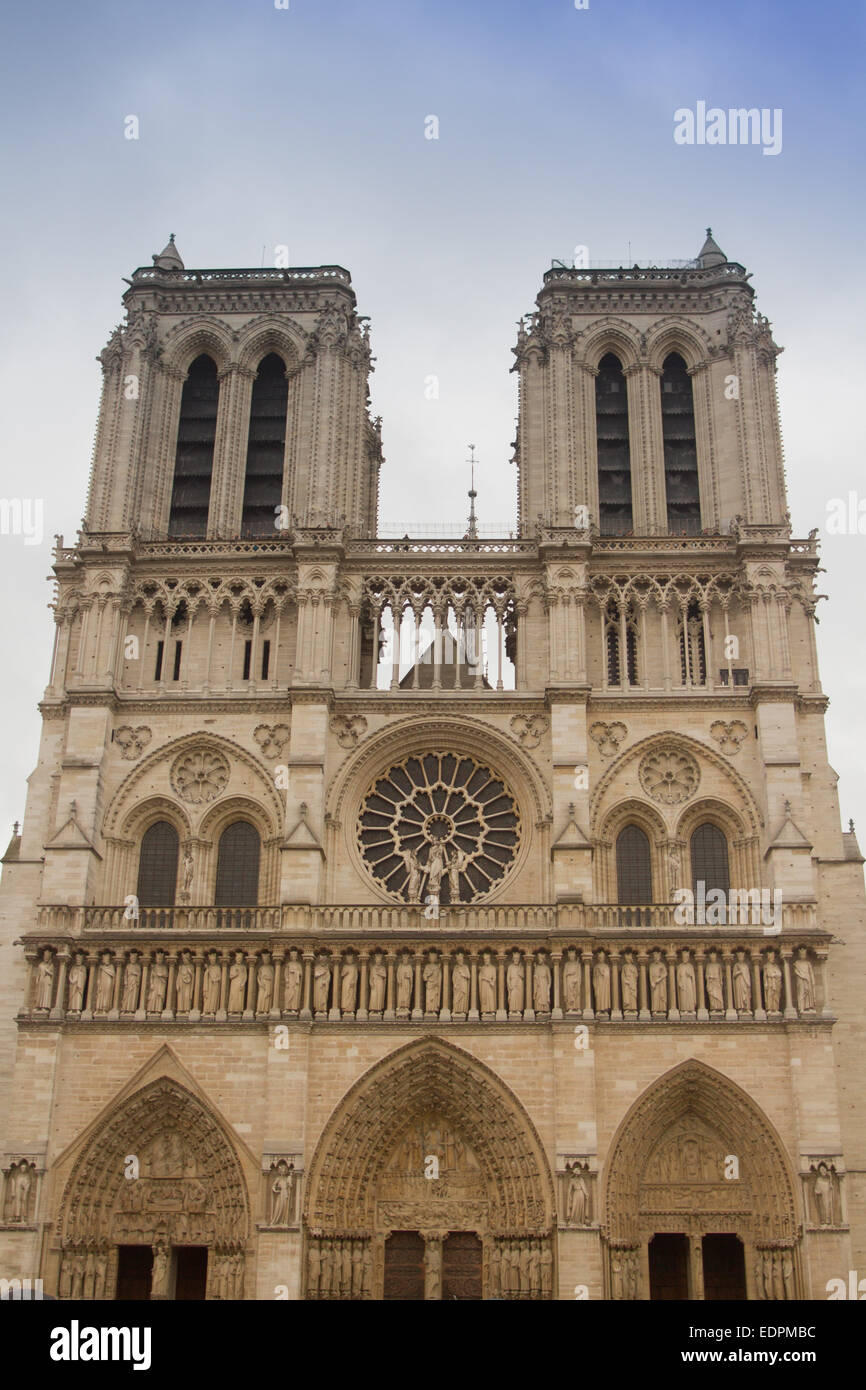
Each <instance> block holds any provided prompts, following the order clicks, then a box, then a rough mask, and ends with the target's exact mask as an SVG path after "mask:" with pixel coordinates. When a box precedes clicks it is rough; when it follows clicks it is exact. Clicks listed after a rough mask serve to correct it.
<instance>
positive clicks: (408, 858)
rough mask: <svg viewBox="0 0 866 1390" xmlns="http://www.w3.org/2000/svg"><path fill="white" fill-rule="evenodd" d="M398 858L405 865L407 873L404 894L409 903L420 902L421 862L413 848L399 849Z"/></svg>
mask: <svg viewBox="0 0 866 1390" xmlns="http://www.w3.org/2000/svg"><path fill="white" fill-rule="evenodd" d="M400 858H401V859H402V860H403V863H404V864H405V866H406V872H407V874H408V875H409V878H408V881H407V883H406V896H407V897H408V899H409V901H410V903H420V901H421V864H420V861H419V859H418V856H417V854H416V853H415V851H414V849H403V850H400Z"/></svg>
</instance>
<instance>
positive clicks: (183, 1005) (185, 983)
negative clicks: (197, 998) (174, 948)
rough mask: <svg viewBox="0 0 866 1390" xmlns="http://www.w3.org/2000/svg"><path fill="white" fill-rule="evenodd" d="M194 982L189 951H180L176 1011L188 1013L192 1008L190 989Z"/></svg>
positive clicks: (193, 971) (193, 970)
mask: <svg viewBox="0 0 866 1390" xmlns="http://www.w3.org/2000/svg"><path fill="white" fill-rule="evenodd" d="M194 984H195V966H194V965H193V963H192V957H191V956H190V953H189V951H181V953H180V960H179V961H178V964H177V1012H178V1013H179V1014H188V1013H189V1011H190V1009H191V1008H192V990H193V985H194Z"/></svg>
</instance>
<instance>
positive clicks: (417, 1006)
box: [412, 951, 424, 1018]
mask: <svg viewBox="0 0 866 1390" xmlns="http://www.w3.org/2000/svg"><path fill="white" fill-rule="evenodd" d="M422 960H423V955H422V953H421V951H416V952H415V986H414V989H413V991H412V999H413V1004H414V1008H413V1009H412V1018H423V1017H424V1009H423V998H422V996H423V989H424V982H423V981H422V979H421V963H422Z"/></svg>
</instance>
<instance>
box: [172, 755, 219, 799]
mask: <svg viewBox="0 0 866 1390" xmlns="http://www.w3.org/2000/svg"><path fill="white" fill-rule="evenodd" d="M230 771H231V769H230V768H229V765H228V760H227V759H226V758H224V757H223V755H222V753H216V752H213V751H212V750H211V749H208V748H205V749H198V750H195V751H193V752H191V753H183V754H181V756H180V757H179V758H178V759H177V761H176V762H175V764H174V766H173V768H172V770H171V784H172V786H173V787H174V789H175V791H176V792H177V794H178V796H180V797H182V798H183V800H184V801H189V802H190V803H191V804H192V805H193V806H199V805H201V803H202V802H205V801H213V799H214V797H216V796H219V794H220V792H221V791H222V789H223V787H224V786H225V785H226V783H227V782H228V780H229V773H230Z"/></svg>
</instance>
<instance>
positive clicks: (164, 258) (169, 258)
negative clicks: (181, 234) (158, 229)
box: [153, 232, 184, 270]
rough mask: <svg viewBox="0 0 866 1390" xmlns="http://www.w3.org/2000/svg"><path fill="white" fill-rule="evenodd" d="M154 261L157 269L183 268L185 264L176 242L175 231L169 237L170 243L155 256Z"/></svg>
mask: <svg viewBox="0 0 866 1390" xmlns="http://www.w3.org/2000/svg"><path fill="white" fill-rule="evenodd" d="M153 263H154V265H155V266H156V268H157V270H183V269H184V264H183V261H182V260H181V258H180V252H179V251H178V249H177V247H176V246H175V244H174V232H172V234H171V236H170V237H169V239H168V244H167V245H166V246H164V247H163V249H162V250H161V251H160V253H159V255H158V256H154V257H153Z"/></svg>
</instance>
